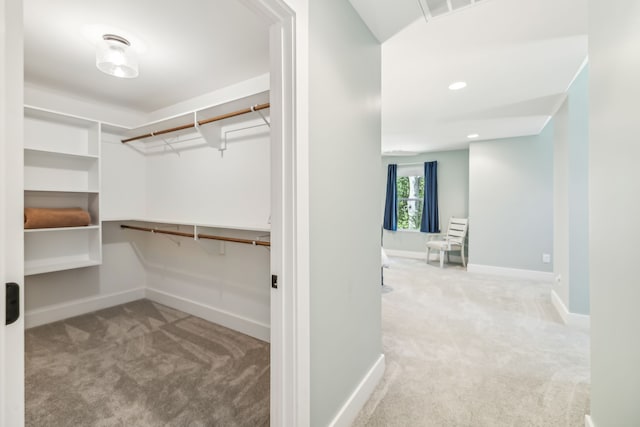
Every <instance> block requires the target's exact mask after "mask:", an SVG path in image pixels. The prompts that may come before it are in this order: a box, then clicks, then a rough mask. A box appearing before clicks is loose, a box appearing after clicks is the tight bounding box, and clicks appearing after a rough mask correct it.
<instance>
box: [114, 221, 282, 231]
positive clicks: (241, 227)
mask: <svg viewBox="0 0 640 427" xmlns="http://www.w3.org/2000/svg"><path fill="white" fill-rule="evenodd" d="M122 221H134V222H153V223H155V224H173V225H186V226H196V227H206V228H222V229H226V230H242V231H259V232H265V233H270V232H271V227H270V226H269V225H267V226H260V225H237V224H215V223H204V222H196V221H183V220H177V221H176V220H167V219H157V218H103V219H102V222H122Z"/></svg>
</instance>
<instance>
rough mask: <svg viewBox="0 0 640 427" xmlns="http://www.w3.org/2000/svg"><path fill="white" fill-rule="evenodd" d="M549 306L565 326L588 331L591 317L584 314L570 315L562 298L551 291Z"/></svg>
mask: <svg viewBox="0 0 640 427" xmlns="http://www.w3.org/2000/svg"><path fill="white" fill-rule="evenodd" d="M551 304H553V307H554V308H555V309H556V311H557V312H558V314H559V315H560V317H561V318H562V321H563V322H564V323H565V325H569V326H573V327H575V328H579V329H589V328H590V326H591V316H589V315H586V314H578V313H571V312H570V311H569V309H567V306H566V305H565V304H564V301H562V298H560V296H559V295H558V294H557V293H556V291H554V290H552V291H551Z"/></svg>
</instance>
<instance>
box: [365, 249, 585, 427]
mask: <svg viewBox="0 0 640 427" xmlns="http://www.w3.org/2000/svg"><path fill="white" fill-rule="evenodd" d="M392 261H393V263H392V265H391V268H390V269H386V270H385V286H384V288H383V296H382V325H383V350H384V353H385V355H386V366H387V367H386V372H385V375H384V378H383V379H382V381H381V383H380V384H379V386H378V388H377V389H376V390H375V392H374V394H373V396H372V397H371V399H370V400H369V402H368V403H367V404H366V405H365V407H364V409H363V411H362V412H361V413H360V415H359V417H358V419H357V420H356V422H355V424H354V425H355V426H385V427H389V426H403V427H404V426H412V427H413V426H438V427H449V426H451V427H453V426H473V427H481V426H487V427H489V426H490V427H499V426H514V427H524V426H540V427H543V426H544V427H555V426H563V427H564V426H567V427H568V426H571V427H573V426H575V427H578V426H580V427H582V426H584V415H585V413H588V412H589V410H588V408H589V381H590V379H589V378H590V377H589V336H588V334H587V333H585V332H580V331H576V330H572V329H570V328H569V327H567V326H565V325H563V324H562V323H561V321H560V318H559V317H558V315H557V314H556V313H555V311H554V309H553V307H552V306H551V303H550V298H549V293H550V285H549V284H543V283H536V282H532V281H524V280H516V279H508V278H498V277H491V276H483V275H477V274H471V273H467V272H466V271H464V270H463V269H462V267H456V266H453V265H449V266H447V265H445V268H444V269H442V270H441V269H440V268H439V267H438V266H437V265H436V263H435V262H434V263H433V265H426V264H425V263H424V261H419V260H410V259H401V258H395V259H393V260H392Z"/></svg>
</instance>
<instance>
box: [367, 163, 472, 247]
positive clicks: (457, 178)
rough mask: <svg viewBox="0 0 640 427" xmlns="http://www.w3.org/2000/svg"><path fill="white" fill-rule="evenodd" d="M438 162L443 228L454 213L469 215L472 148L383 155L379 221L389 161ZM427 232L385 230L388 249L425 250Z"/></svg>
mask: <svg viewBox="0 0 640 427" xmlns="http://www.w3.org/2000/svg"><path fill="white" fill-rule="evenodd" d="M434 160H435V161H437V162H438V208H439V210H440V212H439V213H440V229H441V231H442V232H444V231H445V230H446V229H447V224H448V222H449V218H450V217H452V216H455V217H462V218H466V217H467V216H468V214H469V207H468V204H469V150H455V151H441V152H435V153H426V154H420V155H417V156H410V157H383V158H382V172H381V173H382V175H381V176H382V180H381V184H380V188H381V189H382V192H381V195H382V199H381V200H382V202H381V208H380V211H379V212H380V224H382V218H383V215H384V202H385V196H386V191H387V165H389V164H390V163H396V164H398V165H402V164H403V163H424V162H431V161H434ZM427 239H428V234H426V233H421V232H419V231H387V230H384V236H383V243H384V247H385V249H392V250H400V251H411V252H425V244H426V242H427Z"/></svg>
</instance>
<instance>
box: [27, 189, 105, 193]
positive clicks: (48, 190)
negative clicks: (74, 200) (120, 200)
mask: <svg viewBox="0 0 640 427" xmlns="http://www.w3.org/2000/svg"><path fill="white" fill-rule="evenodd" d="M24 191H28V192H34V193H50V194H55V193H61V194H98V193H99V191H98V190H74V189H71V188H67V189H56V188H25V189H24Z"/></svg>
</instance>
